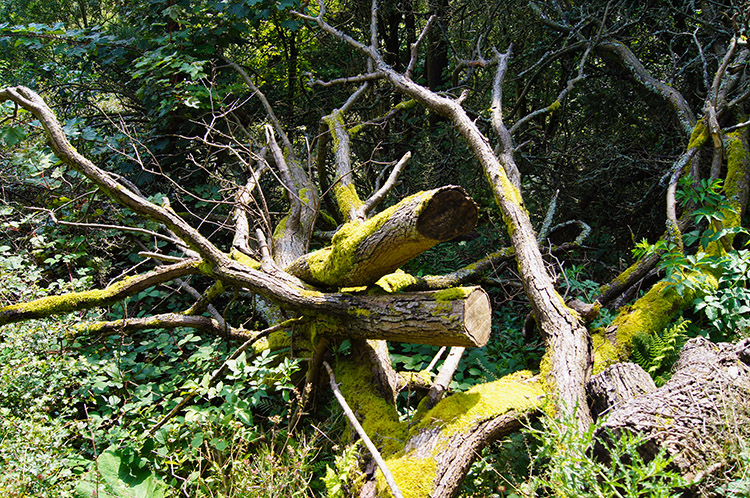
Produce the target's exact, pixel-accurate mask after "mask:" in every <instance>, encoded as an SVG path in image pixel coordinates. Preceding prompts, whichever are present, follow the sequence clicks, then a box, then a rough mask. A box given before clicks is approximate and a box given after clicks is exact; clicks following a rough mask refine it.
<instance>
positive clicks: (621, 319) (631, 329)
mask: <svg viewBox="0 0 750 498" xmlns="http://www.w3.org/2000/svg"><path fill="white" fill-rule="evenodd" d="M699 277H700V278H703V279H705V280H706V281H705V284H704V285H707V286H710V287H714V288H715V287H716V286H717V285H718V280H717V279H716V277H715V276H713V275H710V274H702V275H698V274H695V275H689V276H687V277H686V279H687V280H690V281H691V282H692V283H696V282H697V280H698V278H699ZM695 296H696V294H695V292H694V291H692V290H690V289H688V288H686V289H685V290H684V292H683V294H682V295H679V294H678V293H677V291H676V290H675V288H674V286H673V285H670V284H669V283H668V282H659V283H657V284H656V285H654V286H653V287H651V289H650V290H649V291H648V292H647V293H646V294H644V295H643V297H641V298H640V299H638V300H637V301H636V302H635V303H633V304H632V305H630V306H627V307H625V308H623V309H622V310H621V312H620V314H619V315H618V316H617V318H615V320H614V321H613V322H612V324H611V325H610V327H609V329H610V330H612V329H614V328H616V335H615V342H616V353H617V357H619V358H622V359H625V358H627V357H628V356H630V352H631V351H632V347H633V339H634V338H635V337H637V336H640V335H650V334H652V333H654V332H659V331H661V330H663V329H664V327H666V326H667V325H668V324H669V322H670V321H671V320H672V318H674V316H675V314H676V313H678V312H679V311H680V310H682V309H684V308H686V307H687V306H688V305H689V304H690V303H692V301H693V299H694V298H695Z"/></svg>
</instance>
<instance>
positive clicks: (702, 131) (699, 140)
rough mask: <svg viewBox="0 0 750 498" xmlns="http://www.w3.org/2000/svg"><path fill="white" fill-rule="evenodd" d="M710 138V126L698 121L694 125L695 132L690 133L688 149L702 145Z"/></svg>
mask: <svg viewBox="0 0 750 498" xmlns="http://www.w3.org/2000/svg"><path fill="white" fill-rule="evenodd" d="M708 138H709V132H708V128H706V125H705V124H703V121H698V122H697V123H696V124H695V126H694V127H693V132H692V133H691V134H690V141H689V142H688V150H690V149H693V148H696V147H701V146H702V145H703V144H704V143H706V141H707V140H708Z"/></svg>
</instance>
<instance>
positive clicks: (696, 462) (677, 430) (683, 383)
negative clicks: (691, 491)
mask: <svg viewBox="0 0 750 498" xmlns="http://www.w3.org/2000/svg"><path fill="white" fill-rule="evenodd" d="M749 364H750V340H747V339H746V340H744V341H742V342H741V343H739V344H738V345H736V346H735V345H732V344H726V343H721V344H714V343H712V342H710V341H708V340H707V339H705V338H702V337H698V338H695V339H692V340H690V341H688V343H687V344H686V345H685V347H684V348H683V350H682V352H681V353H680V358H679V360H678V361H677V364H676V365H675V373H674V375H673V377H672V379H671V380H670V381H669V382H667V383H666V384H665V385H664V386H662V387H661V388H659V389H657V390H655V391H653V392H651V393H648V394H644V395H642V396H638V397H636V398H633V399H632V400H630V401H628V402H626V403H624V404H623V405H622V406H620V407H619V408H615V409H614V410H612V411H611V412H610V414H609V416H608V417H607V419H606V420H605V422H604V423H603V424H602V425H601V427H599V428H598V429H597V430H596V433H595V445H594V448H593V451H594V454H595V455H596V456H597V457H598V458H601V459H603V460H604V461H606V460H607V459H608V450H607V447H608V445H609V443H610V442H611V440H612V438H617V437H619V436H620V435H621V434H623V433H626V432H629V433H632V434H636V435H639V436H643V443H642V444H641V445H640V447H639V453H641V455H642V456H643V457H644V459H646V461H649V460H650V459H652V458H653V457H654V456H655V455H656V454H657V453H658V452H659V451H660V450H661V451H665V452H666V456H667V457H668V458H670V459H671V465H672V466H673V467H674V469H675V470H677V471H679V472H680V473H681V474H682V475H683V476H684V477H685V478H686V479H688V481H689V482H691V483H692V484H693V486H694V488H695V490H696V491H698V490H700V492H704V491H706V490H710V481H711V479H710V477H711V476H713V475H716V474H717V473H718V472H720V471H722V470H725V469H726V468H728V466H730V465H731V464H732V463H733V462H734V461H736V458H737V456H738V454H739V450H740V448H741V447H742V446H743V445H744V441H743V440H744V439H746V438H747V436H748V435H750V431H749V430H748V429H747V428H748V427H750V366H749ZM699 481H700V482H699ZM710 494H711V493H710V492H709V495H710Z"/></svg>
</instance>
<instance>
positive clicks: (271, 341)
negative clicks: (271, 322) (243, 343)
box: [253, 330, 292, 354]
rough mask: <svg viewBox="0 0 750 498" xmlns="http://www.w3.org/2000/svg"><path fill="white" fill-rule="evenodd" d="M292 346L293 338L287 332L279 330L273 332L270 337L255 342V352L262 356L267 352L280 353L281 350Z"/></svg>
mask: <svg viewBox="0 0 750 498" xmlns="http://www.w3.org/2000/svg"><path fill="white" fill-rule="evenodd" d="M291 345H292V336H291V335H290V334H289V332H288V331H286V330H277V331H276V332H271V334H269V335H268V337H264V338H262V339H259V340H257V341H255V343H254V344H253V351H254V352H255V354H260V353H262V352H263V351H265V350H267V349H268V350H271V351H278V350H279V349H283V348H288V347H291Z"/></svg>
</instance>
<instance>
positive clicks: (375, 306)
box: [320, 287, 492, 347]
mask: <svg viewBox="0 0 750 498" xmlns="http://www.w3.org/2000/svg"><path fill="white" fill-rule="evenodd" d="M347 311H348V312H347V314H346V315H338V316H336V317H335V318H332V316H331V315H328V316H326V318H325V322H326V323H325V325H326V327H325V328H324V329H323V330H321V331H320V333H323V334H326V335H328V334H331V335H341V336H346V337H350V338H362V339H385V340H388V341H398V342H410V343H415V344H430V345H433V346H464V347H481V346H484V345H485V344H487V340H488V339H489V336H490V324H491V319H492V308H491V305H490V298H489V296H488V295H487V293H486V292H485V291H484V290H483V289H482V288H481V287H458V288H455V289H447V290H443V291H430V292H408V293H401V294H385V295H380V296H370V295H354V296H352V298H351V301H350V307H349V309H348V310H347Z"/></svg>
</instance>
